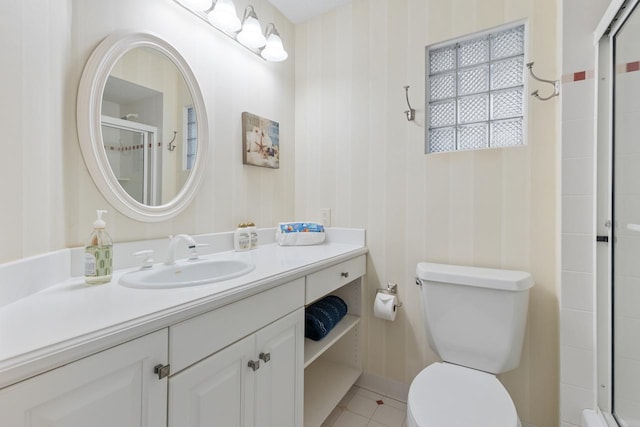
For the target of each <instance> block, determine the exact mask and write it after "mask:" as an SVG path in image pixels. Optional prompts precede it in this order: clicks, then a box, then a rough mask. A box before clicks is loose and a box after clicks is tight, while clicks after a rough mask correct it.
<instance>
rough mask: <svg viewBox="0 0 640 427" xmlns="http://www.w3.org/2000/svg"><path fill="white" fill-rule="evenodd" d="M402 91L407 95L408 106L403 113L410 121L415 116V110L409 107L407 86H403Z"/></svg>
mask: <svg viewBox="0 0 640 427" xmlns="http://www.w3.org/2000/svg"><path fill="white" fill-rule="evenodd" d="M404 92H405V95H406V97H407V105H408V106H409V109H408V110H406V111H405V112H404V114H406V116H407V120H408V121H412V120H414V119H415V118H416V110H415V109H413V108H411V103H409V86H405V87H404Z"/></svg>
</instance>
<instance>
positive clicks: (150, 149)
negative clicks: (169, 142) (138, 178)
mask: <svg viewBox="0 0 640 427" xmlns="http://www.w3.org/2000/svg"><path fill="white" fill-rule="evenodd" d="M101 126H109V127H112V128H115V129H119V130H125V131H129V132H137V133H140V134H142V140H143V146H144V148H143V154H142V163H143V165H142V167H143V174H142V179H143V183H142V202H140V203H142V204H145V205H151V206H156V205H157V204H158V203H157V202H158V200H157V199H158V162H159V160H158V147H157V145H158V144H157V139H158V137H157V134H158V128H157V127H155V126H150V125H147V124H144V123H138V122H132V121H130V120H123V119H118V118H116V117H110V116H105V115H103V116H102V120H101ZM149 181H151V182H149Z"/></svg>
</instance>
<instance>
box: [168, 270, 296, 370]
mask: <svg viewBox="0 0 640 427" xmlns="http://www.w3.org/2000/svg"><path fill="white" fill-rule="evenodd" d="M303 301H304V278H300V279H297V280H294V281H293V282H289V283H286V284H284V285H281V286H278V287H276V288H273V289H270V290H268V291H265V292H261V293H259V294H257V295H253V296H250V297H248V298H245V299H243V300H240V301H237V302H234V303H232V304H229V305H226V306H224V307H220V308H218V309H215V310H213V311H211V312H209V313H206V314H203V315H200V316H198V317H194V318H193V319H189V320H185V321H184V322H181V323H178V324H177V325H174V326H171V327H170V328H169V361H170V363H171V373H172V374H174V373H177V372H179V371H181V370H182V369H184V368H186V367H187V366H189V365H192V364H193V363H195V362H197V361H199V360H202V359H204V358H205V357H207V356H209V355H211V354H213V353H215V352H217V351H219V350H221V349H222V348H224V347H226V346H228V345H229V344H231V343H233V342H235V341H238V340H239V339H241V338H243V337H245V336H247V335H249V334H251V333H253V332H255V331H257V330H258V329H260V328H262V327H264V326H265V325H268V324H269V323H271V322H273V321H275V320H277V319H279V318H281V317H284V316H285V315H287V314H289V313H291V312H292V311H294V310H296V309H297V308H300V307H302V305H303Z"/></svg>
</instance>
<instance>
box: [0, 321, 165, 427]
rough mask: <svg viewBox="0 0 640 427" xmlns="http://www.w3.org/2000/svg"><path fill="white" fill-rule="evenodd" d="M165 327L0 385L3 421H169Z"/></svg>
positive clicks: (107, 425) (128, 426) (72, 424)
mask: <svg viewBox="0 0 640 427" xmlns="http://www.w3.org/2000/svg"><path fill="white" fill-rule="evenodd" d="M167 337H168V335H167V331H166V330H163V331H159V332H156V333H153V334H150V335H147V336H144V337H142V338H139V339H136V340H133V341H130V342H128V343H125V344H122V345H119V346H117V347H114V348H112V349H109V350H106V351H103V352H101V353H98V354H96V355H93V356H89V357H86V358H84V359H81V360H79V361H77V362H74V363H70V364H69V365H66V366H63V367H61V368H58V369H54V370H53V371H50V372H47V373H44V374H42V375H39V376H37V377H34V378H31V379H28V380H26V381H23V382H21V383H18V384H16V385H14V386H11V387H8V388H5V389H4V390H0V419H1V423H0V424H2V425H3V426H21V427H54V426H55V427H87V426H91V427H113V426H118V427H141V426H142V427H146V426H148V427H157V426H162V425H165V424H166V411H167V409H166V408H167V407H166V405H167V379H166V378H165V379H163V380H159V379H158V376H157V375H156V374H154V373H153V370H154V366H155V365H157V364H160V363H162V364H166V363H167V340H168V338H167Z"/></svg>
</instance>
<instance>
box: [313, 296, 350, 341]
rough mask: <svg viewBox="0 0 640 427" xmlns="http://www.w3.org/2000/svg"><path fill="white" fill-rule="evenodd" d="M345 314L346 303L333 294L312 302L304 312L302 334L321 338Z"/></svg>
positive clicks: (317, 339) (316, 339)
mask: <svg viewBox="0 0 640 427" xmlns="http://www.w3.org/2000/svg"><path fill="white" fill-rule="evenodd" d="M346 314H347V304H346V303H345V302H344V301H343V300H342V298H340V297H337V296H335V295H329V296H328V297H325V298H323V299H321V300H320V301H317V302H314V303H313V304H311V305H310V306H309V307H307V308H306V309H305V312H304V320H305V323H304V336H305V337H307V338H309V339H312V340H314V341H319V340H321V339H322V338H324V337H325V336H326V335H327V334H328V333H329V332H330V331H331V329H333V327H334V326H336V325H337V324H338V322H339V321H340V320H341V319H342V318H343V317H344V316H345V315H346Z"/></svg>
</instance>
